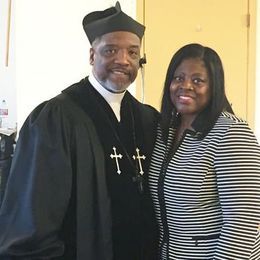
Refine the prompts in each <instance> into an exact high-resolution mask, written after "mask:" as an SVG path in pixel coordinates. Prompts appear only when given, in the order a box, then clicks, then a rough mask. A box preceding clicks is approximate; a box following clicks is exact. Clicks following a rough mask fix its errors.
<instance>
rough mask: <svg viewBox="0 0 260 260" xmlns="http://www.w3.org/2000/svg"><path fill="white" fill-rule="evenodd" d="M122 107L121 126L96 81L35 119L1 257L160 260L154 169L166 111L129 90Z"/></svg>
mask: <svg viewBox="0 0 260 260" xmlns="http://www.w3.org/2000/svg"><path fill="white" fill-rule="evenodd" d="M121 110H122V112H121V122H120V123H118V122H117V121H116V118H115V116H114V114H113V112H112V110H111V108H110V107H109V105H108V104H107V103H106V101H105V100H104V99H103V97H101V96H100V95H99V94H98V93H97V92H96V90H95V89H94V88H93V87H92V86H91V85H90V83H89V81H88V79H87V78H86V79H84V80H82V81H80V82H79V83H77V84H74V85H72V86H71V87H69V88H68V89H66V90H64V91H63V94H61V95H59V96H57V97H55V98H53V99H51V100H50V101H48V102H44V103H43V104H41V105H39V106H38V107H37V108H36V109H35V110H34V111H33V112H32V113H31V114H30V116H29V117H28V118H27V120H26V121H25V123H24V125H23V127H22V129H21V131H20V135H19V140H18V142H17V146H16V150H15V154H14V158H13V163H12V167H11V172H10V177H9V180H8V184H7V187H6V193H5V196H4V199H3V203H2V207H1V209H0V230H1V232H0V259H3V260H4V259H6V260H7V259H8V260H9V259H16V258H12V256H16V257H18V256H19V258H18V259H28V260H29V259H41V258H44V257H46V259H70V260H73V259H75V260H76V259H77V260H86V259H91V260H92V259H93V260H112V259H116V260H119V259H120V260H121V259H124V260H127V259H129V260H145V259H147V260H151V259H156V246H157V227H156V223H155V218H154V212H153V207H152V203H151V200H150V196H149V192H148V187H147V169H148V164H149V158H150V155H151V151H152V148H153V144H154V138H155V130H156V124H157V122H156V121H157V117H158V115H157V112H156V111H155V110H154V109H152V108H151V107H149V106H144V105H142V104H140V103H139V102H138V101H137V100H136V99H135V98H133V97H132V96H131V95H130V94H129V93H128V92H127V93H126V94H125V96H124V98H123V100H122V109H121ZM137 148H138V149H139V155H140V156H142V155H145V157H146V158H145V159H142V160H140V161H142V162H141V168H142V170H143V171H144V175H143V176H140V174H139V173H140V171H141V169H140V161H138V160H137V157H138V155H137V150H136V149H137ZM116 154H121V155H122V158H121V159H119V158H118V163H116V159H115V158H114V157H113V156H111V155H116ZM118 169H120V174H118ZM140 179H143V181H140ZM141 184H142V185H141ZM44 259H45V258H44Z"/></svg>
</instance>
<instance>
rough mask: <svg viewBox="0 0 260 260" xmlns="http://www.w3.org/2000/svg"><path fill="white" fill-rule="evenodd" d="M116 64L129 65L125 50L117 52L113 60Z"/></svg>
mask: <svg viewBox="0 0 260 260" xmlns="http://www.w3.org/2000/svg"><path fill="white" fill-rule="evenodd" d="M115 62H116V63H120V64H129V54H128V51H127V50H123V49H122V50H119V51H118V52H117V55H116V59H115Z"/></svg>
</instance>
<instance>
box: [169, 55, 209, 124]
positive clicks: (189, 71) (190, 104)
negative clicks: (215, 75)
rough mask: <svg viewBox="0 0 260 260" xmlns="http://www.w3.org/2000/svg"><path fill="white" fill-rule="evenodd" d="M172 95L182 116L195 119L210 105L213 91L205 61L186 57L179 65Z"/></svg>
mask: <svg viewBox="0 0 260 260" xmlns="http://www.w3.org/2000/svg"><path fill="white" fill-rule="evenodd" d="M170 97H171V101H172V103H173V104H174V106H175V108H176V109H177V112H179V113H180V114H181V115H182V118H184V117H186V118H190V119H191V120H193V119H194V118H195V117H196V116H197V115H198V114H199V113H200V112H201V111H202V110H204V108H205V107H206V106H207V105H208V103H209V101H210V98H211V92H210V87H209V76H208V72H207V69H206V67H205V64H204V62H203V61H202V60H201V59H198V58H190V59H185V60H183V61H182V62H181V64H180V65H179V66H178V67H177V69H176V71H175V73H174V77H173V80H172V83H171V86H170Z"/></svg>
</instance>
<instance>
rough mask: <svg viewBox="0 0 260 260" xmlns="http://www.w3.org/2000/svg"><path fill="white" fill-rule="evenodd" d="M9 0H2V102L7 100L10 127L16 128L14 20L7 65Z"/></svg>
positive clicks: (0, 80) (0, 48) (0, 76)
mask: <svg viewBox="0 0 260 260" xmlns="http://www.w3.org/2000/svg"><path fill="white" fill-rule="evenodd" d="M8 1H9V0H5V1H0V104H1V102H2V100H6V103H7V107H8V111H9V118H8V119H9V120H8V121H9V122H10V125H9V126H10V127H12V128H14V127H15V123H16V118H17V113H16V111H17V109H16V88H15V66H14V65H15V64H14V33H13V30H12V29H13V27H14V26H13V20H11V27H10V28H11V34H10V45H9V46H10V54H9V59H8V60H9V62H8V66H6V65H7V64H6V52H7V21H8V16H7V14H8V9H9V5H8Z"/></svg>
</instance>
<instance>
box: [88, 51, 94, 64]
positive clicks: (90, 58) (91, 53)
mask: <svg viewBox="0 0 260 260" xmlns="http://www.w3.org/2000/svg"><path fill="white" fill-rule="evenodd" d="M89 64H90V65H94V49H93V48H90V49H89Z"/></svg>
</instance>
